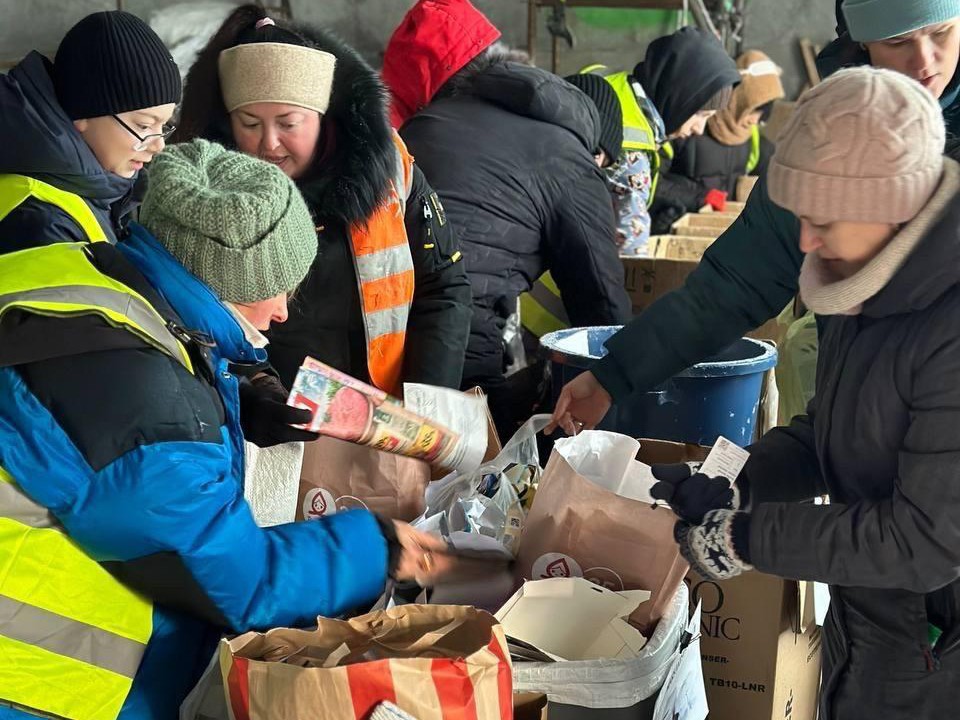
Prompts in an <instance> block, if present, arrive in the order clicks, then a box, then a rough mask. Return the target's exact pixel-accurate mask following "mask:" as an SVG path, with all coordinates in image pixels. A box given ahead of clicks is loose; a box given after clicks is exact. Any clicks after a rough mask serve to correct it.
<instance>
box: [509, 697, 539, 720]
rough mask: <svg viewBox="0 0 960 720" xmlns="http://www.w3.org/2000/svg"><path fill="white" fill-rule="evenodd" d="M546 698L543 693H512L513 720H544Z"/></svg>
mask: <svg viewBox="0 0 960 720" xmlns="http://www.w3.org/2000/svg"><path fill="white" fill-rule="evenodd" d="M546 717H547V696H546V695H544V694H543V693H514V694H513V720H546Z"/></svg>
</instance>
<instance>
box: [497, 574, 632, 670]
mask: <svg viewBox="0 0 960 720" xmlns="http://www.w3.org/2000/svg"><path fill="white" fill-rule="evenodd" d="M649 599H650V593H649V592H648V591H646V590H636V591H632V592H619V593H618V592H614V591H613V590H608V589H607V588H603V587H600V586H598V585H594V584H593V583H592V582H590V581H589V580H584V579H583V578H551V579H549V580H534V581H527V582H525V583H524V584H523V587H521V588H520V589H519V590H517V592H516V594H515V595H514V596H513V597H512V598H510V599H509V600H508V601H507V602H506V604H505V605H504V606H503V607H502V608H500V611H499V612H497V615H496V617H497V620H499V621H500V624H501V625H502V626H503V631H504V632H505V633H506V634H507V637H508V638H512V639H515V640H520V641H522V642H524V643H526V644H527V645H531V646H533V647H534V648H536V650H538V651H540V652H541V653H542V654H543V655H544V656H546V658H549V659H552V660H611V659H629V658H635V657H637V655H638V654H639V653H640V651H641V650H643V647H644V645H646V643H647V639H646V638H645V637H644V636H643V635H641V634H640V631H639V630H637V629H636V628H635V627H633V626H632V625H630V624H629V623H628V622H627V620H626V618H628V617H629V616H630V615H631V613H633V612H634V611H635V610H636V609H637V608H638V607H639V606H640V605H641V604H642V603H644V602H646V601H647V600H649ZM546 658H545V659H546Z"/></svg>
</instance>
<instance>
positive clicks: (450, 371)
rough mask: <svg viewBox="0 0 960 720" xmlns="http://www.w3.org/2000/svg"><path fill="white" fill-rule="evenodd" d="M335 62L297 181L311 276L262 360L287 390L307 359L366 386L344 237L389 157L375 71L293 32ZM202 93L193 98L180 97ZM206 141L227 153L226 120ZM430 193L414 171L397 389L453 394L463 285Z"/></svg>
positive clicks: (371, 196) (466, 307)
mask: <svg viewBox="0 0 960 720" xmlns="http://www.w3.org/2000/svg"><path fill="white" fill-rule="evenodd" d="M295 29H296V31H297V32H299V33H300V34H301V35H302V36H304V37H306V38H308V39H309V40H310V42H311V43H313V45H314V46H315V47H316V48H318V49H320V50H324V51H326V52H329V53H332V54H333V55H335V56H336V58H337V65H336V71H335V74H334V81H333V93H332V96H331V99H330V106H329V108H328V110H327V113H326V114H325V115H324V118H323V123H322V128H323V129H322V134H321V140H320V143H321V146H320V148H319V149H318V158H319V159H318V162H317V163H316V169H315V171H314V172H313V173H312V174H311V175H309V176H308V177H305V178H303V179H301V180H299V181H298V185H299V187H300V191H301V192H302V193H303V196H304V198H305V199H306V201H307V205H308V207H309V208H310V211H311V213H312V214H313V217H314V222H315V223H316V226H317V237H318V240H319V247H318V252H317V258H316V260H315V261H314V264H313V268H312V269H311V271H310V274H309V275H308V276H307V279H306V280H305V281H304V284H303V285H302V286H301V287H300V289H299V290H298V291H297V293H296V294H295V295H294V297H293V298H292V299H291V302H290V317H289V319H288V320H287V322H285V323H284V324H282V325H276V326H275V327H274V328H273V330H272V331H271V332H270V334H269V335H270V347H269V348H268V351H269V354H270V361H271V363H272V364H273V365H274V367H275V368H276V369H277V371H278V372H279V373H280V377H281V379H282V380H283V381H284V382H285V383H286V384H287V385H288V386H289V384H290V383H291V381H292V380H293V377H294V376H295V375H296V371H297V368H298V367H299V366H300V363H301V361H302V360H303V358H304V357H305V356H307V355H310V356H312V357H315V358H317V359H318V360H322V361H323V362H326V363H328V364H330V365H332V366H334V367H336V368H338V369H339V370H342V371H344V372H346V373H349V374H350V375H353V376H354V377H357V378H359V379H361V380H368V379H369V375H368V371H367V362H366V337H365V334H364V328H363V317H362V313H361V306H360V294H359V293H360V291H359V284H358V280H357V275H356V271H355V269H354V263H353V256H352V250H351V245H350V237H349V233H348V230H349V228H350V226H351V225H353V224H354V223H363V222H364V221H366V220H367V218H369V217H370V216H371V215H372V214H373V212H374V211H375V210H376V209H377V207H378V206H379V205H380V204H381V203H382V202H384V200H385V199H386V197H387V193H388V189H389V183H390V179H391V178H392V177H393V175H394V162H395V158H396V153H395V150H394V145H393V139H392V136H391V133H392V130H391V128H390V124H389V120H388V114H387V93H386V90H385V89H384V87H383V85H382V83H381V81H380V78H379V76H378V75H377V73H376V72H374V70H373V69H372V68H371V67H370V66H369V65H368V64H367V63H366V62H365V61H364V60H363V59H362V58H361V57H360V55H359V54H358V53H357V52H356V51H355V50H353V49H352V48H351V47H349V46H348V45H347V44H346V43H344V42H343V41H341V40H339V39H338V38H337V37H335V36H334V35H332V34H331V33H329V32H327V31H324V30H320V29H317V28H311V27H308V26H298V27H296V28H295ZM191 91H195V92H196V91H200V92H204V91H207V92H208V91H209V88H207V89H203V88H201V89H193V88H190V87H189V85H188V87H187V90H186V92H187V93H190V92H191ZM203 134H204V136H205V137H207V138H208V139H211V140H216V141H217V142H220V143H223V144H224V145H226V146H228V147H229V146H233V145H234V141H233V137H232V135H231V132H230V124H229V119H228V118H227V116H226V114H224V116H223V117H222V118H219V119H218V120H217V121H216V122H214V123H212V124H211V126H210V127H209V128H207V130H206V131H205V132H204V133H203ZM431 195H433V190H432V189H431V188H430V186H429V185H428V183H427V181H426V179H425V178H424V176H423V173H422V172H420V170H419V169H418V168H417V167H416V166H414V177H413V189H412V190H411V193H410V196H409V197H408V198H407V210H406V218H405V220H406V222H405V224H406V229H407V237H408V239H409V242H410V250H411V252H412V254H413V261H414V269H415V275H416V278H415V289H414V298H413V306H412V307H411V312H410V321H409V323H408V325H407V345H406V350H405V353H404V369H403V376H402V378H401V379H402V380H403V381H404V382H422V383H429V384H432V385H440V386H445V387H459V385H460V379H461V374H462V371H463V358H464V352H465V350H466V345H467V337H468V334H469V329H470V314H471V311H470V303H471V295H470V284H469V282H468V280H467V276H466V272H465V270H464V266H463V262H461V261H460V253H459V244H458V241H457V237H456V234H455V233H454V231H453V229H452V228H451V227H450V224H449V223H447V221H446V218H445V217H444V215H443V213H437V212H434V211H432V210H429V211H428V205H429V204H431V203H433V202H437V203H439V200H438V199H437V198H435V197H434V198H433V199H431Z"/></svg>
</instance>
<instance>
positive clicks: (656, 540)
mask: <svg viewBox="0 0 960 720" xmlns="http://www.w3.org/2000/svg"><path fill="white" fill-rule="evenodd" d="M596 432H597V431H594V434H596ZM601 434H602V435H606V436H614V437H615V438H618V439H620V440H622V441H625V442H624V443H620V445H619V448H620V452H619V457H618V458H615V459H611V460H610V461H609V462H610V464H611V467H609V468H606V467H604V464H605V463H606V462H607V460H606V458H605V455H604V454H603V453H600V454H599V455H597V454H594V464H595V467H599V469H600V471H601V472H608V473H609V474H610V476H611V477H614V476H615V477H620V476H621V475H622V474H623V473H624V472H625V471H626V469H627V466H628V465H629V463H631V462H634V460H633V458H634V456H635V455H636V452H637V449H638V448H639V444H638V443H637V442H636V441H635V440H631V439H630V438H626V437H624V436H616V435H615V434H614V433H601ZM590 435H591V433H581V434H580V435H579V436H578V437H577V438H575V439H571V440H574V441H578V440H580V439H587V438H588V437H589V436H590ZM561 442H567V441H561ZM558 445H559V443H558ZM624 448H626V450H625V451H626V452H627V455H626V456H624ZM676 522H677V517H676V515H674V514H673V513H672V512H671V511H670V510H669V509H667V508H664V507H654V506H653V505H652V502H650V501H640V500H636V499H630V498H629V497H623V496H621V495H618V494H617V493H615V492H611V491H610V490H608V489H605V488H603V487H601V486H599V485H598V484H596V483H595V482H593V481H591V480H589V479H587V478H586V477H584V476H583V475H581V474H580V473H579V472H577V471H576V470H574V468H573V467H571V465H570V464H569V463H568V462H567V460H566V459H564V457H563V455H561V454H560V452H558V450H557V449H556V448H555V449H554V451H553V454H552V455H551V456H550V460H549V462H548V463H547V467H546V469H545V470H544V472H543V477H542V478H541V479H540V487H539V488H538V490H537V495H536V497H535V498H534V501H533V506H532V507H531V509H530V514H529V515H528V516H527V521H526V525H525V526H524V531H523V536H522V537H521V540H520V552H519V555H518V557H517V565H516V570H517V575H518V580H543V579H545V578H551V577H584V578H586V579H588V580H590V581H591V582H594V583H596V584H597V585H602V586H603V587H606V588H609V589H611V590H614V591H616V592H620V591H622V590H649V591H650V592H651V593H652V596H651V598H650V600H649V601H647V602H646V603H644V604H643V605H641V606H640V607H639V608H638V609H637V611H636V612H635V613H634V614H633V616H632V617H631V620H632V621H633V622H634V623H635V624H637V625H638V626H639V627H640V628H641V630H642V631H644V632H649V630H651V629H652V628H653V625H654V624H655V623H656V622H657V620H659V619H660V617H661V616H662V614H663V611H664V609H665V608H666V606H667V604H668V603H669V602H670V600H671V599H672V598H673V597H674V593H675V592H676V590H677V588H678V587H679V585H680V583H681V582H683V578H684V575H686V572H687V568H688V566H687V563H686V561H685V560H684V559H683V558H682V556H681V555H680V551H679V548H678V547H677V544H676V542H675V541H674V539H673V527H674V525H675V524H676Z"/></svg>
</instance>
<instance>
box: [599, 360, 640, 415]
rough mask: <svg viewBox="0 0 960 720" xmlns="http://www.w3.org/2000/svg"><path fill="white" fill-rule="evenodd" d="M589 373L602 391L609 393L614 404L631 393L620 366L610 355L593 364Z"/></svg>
mask: <svg viewBox="0 0 960 720" xmlns="http://www.w3.org/2000/svg"><path fill="white" fill-rule="evenodd" d="M590 372H592V373H593V376H594V377H595V378H596V379H597V382H598V383H600V384H601V385H602V386H603V389H604V390H606V391H607V392H608V393H610V397H611V398H613V402H614V403H616V402H617V401H618V400H620V399H622V398H624V397H626V396H627V395H629V394H630V393H631V392H632V391H633V389H632V388H631V386H630V381H629V380H628V379H627V376H626V375H624V374H623V372H622V371H621V369H620V365H619V364H618V363H617V361H616V358H614V356H613V355H612V354H608V355H607V356H606V357H605V358H603V359H602V360H599V361H597V362H596V363H594V364H593V366H592V367H591V368H590Z"/></svg>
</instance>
